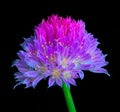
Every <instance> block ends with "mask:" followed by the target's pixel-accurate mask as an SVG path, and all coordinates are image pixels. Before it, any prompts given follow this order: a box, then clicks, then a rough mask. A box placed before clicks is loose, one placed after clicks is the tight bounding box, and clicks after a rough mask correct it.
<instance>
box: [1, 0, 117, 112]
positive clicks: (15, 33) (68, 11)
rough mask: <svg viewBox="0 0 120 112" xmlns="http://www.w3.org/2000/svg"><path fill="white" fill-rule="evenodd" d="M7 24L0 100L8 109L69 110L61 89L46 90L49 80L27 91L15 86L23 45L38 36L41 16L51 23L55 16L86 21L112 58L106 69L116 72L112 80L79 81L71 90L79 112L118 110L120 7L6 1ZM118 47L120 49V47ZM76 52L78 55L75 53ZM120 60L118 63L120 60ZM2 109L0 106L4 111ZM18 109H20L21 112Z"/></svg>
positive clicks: (87, 74) (102, 77)
mask: <svg viewBox="0 0 120 112" xmlns="http://www.w3.org/2000/svg"><path fill="white" fill-rule="evenodd" d="M2 14H3V15H2V16H1V18H3V20H2V21H1V22H2V23H3V24H4V25H3V27H2V29H3V30H4V31H3V32H4V34H3V37H1V41H0V43H1V44H0V46H1V47H0V51H1V56H2V58H1V62H0V63H1V64H0V69H1V70H2V72H1V75H0V97H1V99H2V100H1V101H0V102H1V104H2V105H4V106H5V108H3V109H4V111H5V110H7V109H9V110H10V111H17V110H18V111H23V112H24V111H29V110H31V111H33V112H45V111H46V112H48V111H49V112H58V111H61V112H67V107H66V103H65V100H64V96H63V92H62V89H61V88H60V87H58V86H55V87H52V88H49V89H48V88H47V86H48V84H47V80H45V81H41V82H40V83H39V84H38V85H37V87H36V88H35V89H33V88H28V89H24V85H21V86H18V87H17V88H16V89H15V90H13V86H14V85H15V84H16V82H15V80H14V76H13V74H14V72H16V71H17V69H16V68H11V65H12V62H13V60H14V59H17V58H18V57H17V55H16V53H17V52H18V50H20V49H22V48H21V47H20V46H19V44H20V43H22V42H23V37H26V38H27V37H29V36H31V35H33V33H34V31H33V28H34V26H36V25H38V24H39V23H40V22H41V20H42V18H45V19H47V16H50V15H51V14H58V15H59V16H63V17H66V16H71V17H72V18H74V19H75V20H78V19H82V20H83V21H85V23H86V30H87V31H88V32H91V33H92V34H94V36H95V37H96V38H98V41H99V42H100V43H101V44H100V45H99V48H100V49H101V50H102V51H103V53H104V54H108V56H107V58H106V60H107V61H109V64H108V65H107V66H106V67H105V68H106V69H107V70H108V72H109V73H110V74H111V77H108V76H106V75H104V74H95V73H91V72H84V73H85V78H84V80H82V81H81V80H80V79H77V80H76V82H77V87H74V86H71V92H72V95H73V99H74V102H75V106H76V110H77V112H86V111H89V112H91V111H92V112H98V111H102V112H103V111H110V110H113V111H114V112H116V110H117V109H118V106H119V103H118V102H117V101H119V100H118V99H119V97H118V96H119V95H118V94H119V93H118V90H119V86H118V81H119V78H118V72H117V71H115V68H117V67H115V66H117V65H115V64H116V62H117V61H115V58H114V56H113V55H115V46H116V45H117V43H116V40H117V38H118V35H117V32H118V31H117V30H118V28H117V27H118V26H119V25H118V20H119V19H118V7H117V3H116V2H110V1H109V2H107V3H105V2H99V1H96V2H93V3H91V2H88V1H86V2H84V3H83V2H81V1H79V0H78V1H77V0H74V1H70V0H69V1H65V0H64V1H60V0H58V1H57V0H48V1H44V2H43V1H41V2H40V1H39V3H36V2H33V3H30V2H26V3H25V2H16V3H15V2H13V3H11V2H10V3H8V2H7V4H6V3H4V4H3V9H2ZM118 49H119V48H118ZM73 53H74V52H73ZM118 61H119V60H118ZM2 105H1V107H3V106H2ZM16 109H17V110H16Z"/></svg>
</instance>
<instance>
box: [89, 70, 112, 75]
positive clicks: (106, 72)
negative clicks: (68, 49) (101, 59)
mask: <svg viewBox="0 0 120 112" xmlns="http://www.w3.org/2000/svg"><path fill="white" fill-rule="evenodd" d="M90 71H91V72H95V73H105V74H107V75H108V76H110V74H109V73H108V71H107V70H106V69H104V68H92V69H90Z"/></svg>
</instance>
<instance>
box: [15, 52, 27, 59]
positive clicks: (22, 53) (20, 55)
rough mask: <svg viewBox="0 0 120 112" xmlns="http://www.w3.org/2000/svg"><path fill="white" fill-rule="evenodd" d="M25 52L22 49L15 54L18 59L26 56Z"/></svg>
mask: <svg viewBox="0 0 120 112" xmlns="http://www.w3.org/2000/svg"><path fill="white" fill-rule="evenodd" d="M26 54H27V53H26V52H24V51H22V50H21V51H19V52H18V53H17V55H18V57H19V58H20V59H23V58H24V57H25V56H26Z"/></svg>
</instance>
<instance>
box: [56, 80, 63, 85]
mask: <svg viewBox="0 0 120 112" xmlns="http://www.w3.org/2000/svg"><path fill="white" fill-rule="evenodd" d="M56 83H57V85H59V86H60V87H62V80H61V79H56Z"/></svg>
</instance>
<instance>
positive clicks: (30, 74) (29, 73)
mask: <svg viewBox="0 0 120 112" xmlns="http://www.w3.org/2000/svg"><path fill="white" fill-rule="evenodd" d="M38 74H39V73H38V72H37V71H28V72H25V73H24V74H23V75H24V76H25V77H30V78H35V77H37V76H38Z"/></svg>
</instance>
